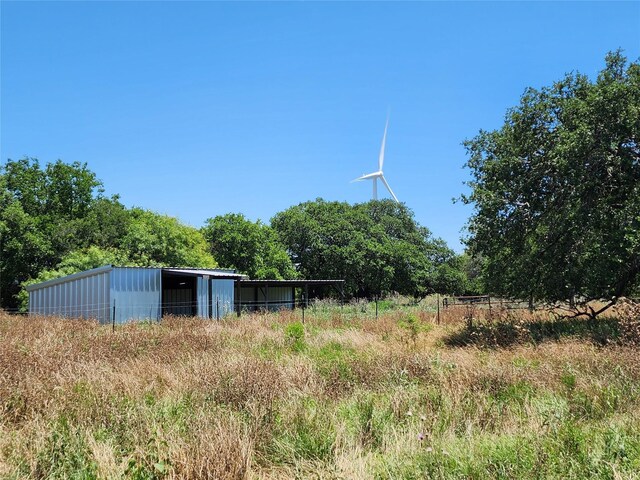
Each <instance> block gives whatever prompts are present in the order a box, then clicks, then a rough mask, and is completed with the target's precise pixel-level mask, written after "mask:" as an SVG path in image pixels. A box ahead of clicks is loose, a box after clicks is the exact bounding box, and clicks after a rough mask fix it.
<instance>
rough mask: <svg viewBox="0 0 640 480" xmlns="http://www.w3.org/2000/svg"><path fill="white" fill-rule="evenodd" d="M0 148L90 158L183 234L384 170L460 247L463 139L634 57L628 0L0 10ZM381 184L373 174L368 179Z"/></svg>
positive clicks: (353, 187) (639, 10)
mask: <svg viewBox="0 0 640 480" xmlns="http://www.w3.org/2000/svg"><path fill="white" fill-rule="evenodd" d="M0 14H1V20H0V21H1V25H0V26H1V42H2V43H1V46H0V54H1V57H0V67H1V72H0V80H1V84H0V91H1V98H0V100H1V104H0V121H1V125H0V135H1V142H0V155H1V158H2V161H3V162H4V161H6V159H7V158H12V159H18V158H22V157H23V156H31V157H37V158H39V159H40V161H41V162H43V163H45V162H48V161H54V160H56V159H58V158H59V159H62V160H64V161H67V162H72V161H81V162H87V163H88V165H89V167H90V168H91V169H92V170H93V171H94V172H96V173H97V175H98V177H99V178H100V179H101V180H102V181H103V182H104V184H105V187H106V191H107V193H109V194H112V193H119V194H120V195H121V200H122V201H123V203H124V204H125V205H127V206H134V205H135V206H141V207H145V208H149V209H152V210H155V211H158V212H161V213H166V214H169V215H173V216H177V217H179V218H180V219H181V220H182V221H184V222H185V223H188V224H191V225H193V226H196V227H199V226H201V225H203V223H204V221H205V219H206V218H208V217H213V216H216V215H220V214H224V213H228V212H241V213H243V214H245V215H246V216H247V217H249V218H251V219H253V220H256V219H261V220H263V221H264V222H268V221H269V219H270V218H271V217H272V216H273V215H274V214H275V213H277V212H279V211H282V210H284V209H286V208H287V207H289V206H291V205H295V204H298V203H300V202H304V201H306V200H313V199H315V198H317V197H322V198H324V199H326V200H339V201H347V202H351V203H354V202H363V201H367V200H369V199H370V198H371V184H370V182H362V183H353V184H352V183H349V181H350V180H352V179H353V178H355V177H358V176H360V175H362V174H363V173H369V172H371V171H374V170H375V169H376V165H377V157H378V151H379V148H380V141H381V138H382V132H383V130H384V124H385V120H386V117H387V112H388V111H390V124H389V132H388V138H387V152H386V160H385V168H384V171H385V176H386V178H387V180H388V181H389V183H390V185H391V187H392V188H393V190H394V192H395V193H396V195H397V196H398V198H399V199H400V200H401V201H403V202H405V203H406V204H407V205H408V206H409V207H410V208H411V209H412V210H413V211H414V212H415V216H416V219H417V220H418V222H419V223H420V224H422V225H424V226H426V227H428V228H429V229H430V230H431V231H432V232H433V233H434V235H436V236H439V237H442V238H443V239H445V240H446V241H447V243H448V244H449V245H450V246H451V247H452V248H454V249H455V250H457V251H461V249H462V245H461V244H460V237H461V230H462V228H463V227H464V225H465V223H466V221H467V219H468V217H469V215H470V214H471V207H469V206H465V205H462V204H460V203H455V204H454V203H453V202H452V198H454V197H458V196H459V195H460V194H461V193H463V192H465V191H466V187H465V186H464V184H463V183H464V182H465V181H466V180H468V177H469V174H468V172H467V171H466V170H465V169H463V165H464V163H465V160H466V156H465V151H464V148H463V147H462V146H461V142H462V141H463V140H464V139H466V138H471V137H473V136H474V135H475V134H476V133H477V132H478V130H479V129H481V128H482V129H494V128H498V127H499V126H500V125H501V124H502V122H503V119H504V114H505V111H506V109H507V108H509V107H511V106H514V105H516V104H517V102H518V100H519V97H520V95H521V94H522V93H523V91H524V89H525V88H526V87H528V86H533V87H541V86H544V85H549V84H551V83H552V82H553V81H555V80H558V79H560V78H561V77H562V76H563V75H564V74H565V73H567V72H570V71H573V70H577V71H580V72H582V73H585V74H587V75H589V76H591V77H594V76H595V75H596V74H597V72H598V70H600V69H601V68H602V67H603V65H604V56H605V54H606V53H607V51H609V50H615V49H617V48H622V49H624V51H625V53H626V55H627V56H628V57H629V58H630V59H634V60H636V59H638V57H639V56H640V2H637V1H636V2H626V3H617V2H602V3H600V2H584V3H582V2H564V3H555V2H532V3H529V2H517V3H515V2H514V3H507V2H495V3H494V2H491V3H483V2H449V3H439V2H412V3H395V2H394V3H365V2H362V3H360V2H350V3H336V2H331V3H313V2H308V3H286V2H278V3H266V2H260V3H249V2H247V3H214V2H189V3H187V2H180V3H174V2H64V3H58V2H7V1H2V2H1V3H0ZM379 191H380V192H382V190H381V185H379Z"/></svg>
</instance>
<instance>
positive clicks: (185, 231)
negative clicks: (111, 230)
mask: <svg viewBox="0 0 640 480" xmlns="http://www.w3.org/2000/svg"><path fill="white" fill-rule="evenodd" d="M129 215H130V220H129V225H128V229H127V232H126V234H125V235H124V237H123V238H122V240H121V241H120V250H121V251H122V252H124V253H125V255H126V256H127V258H129V260H130V261H131V262H133V263H134V264H136V265H145V266H171V267H201V268H214V267H216V266H217V263H216V261H215V260H214V258H213V257H212V256H211V254H210V253H209V251H208V247H207V242H206V240H205V239H204V237H203V235H202V233H201V232H200V231H199V230H198V229H196V228H194V227H190V226H188V225H184V224H182V223H180V221H179V220H178V219H176V218H173V217H169V216H167V215H160V214H158V213H154V212H151V211H149V210H144V209H141V208H133V209H131V210H130V211H129Z"/></svg>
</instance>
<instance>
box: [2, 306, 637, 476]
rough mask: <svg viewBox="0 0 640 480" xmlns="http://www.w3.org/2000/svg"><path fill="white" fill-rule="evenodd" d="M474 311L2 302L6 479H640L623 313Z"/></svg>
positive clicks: (632, 363)
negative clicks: (65, 312) (557, 317)
mask: <svg viewBox="0 0 640 480" xmlns="http://www.w3.org/2000/svg"><path fill="white" fill-rule="evenodd" d="M365 310H366V311H365ZM463 313H464V312H458V313H455V312H451V311H449V312H447V313H446V314H443V317H442V324H441V325H435V314H434V313H433V312H430V311H427V310H425V309H424V308H421V307H413V308H402V309H388V310H385V311H383V312H382V313H381V315H380V317H379V319H378V320H376V319H375V318H374V317H373V316H372V314H371V308H368V309H365V307H362V308H361V309H359V307H356V308H350V309H345V310H344V311H341V310H340V309H339V308H338V307H331V306H327V307H322V308H316V309H315V310H313V309H310V310H307V312H306V315H305V324H304V325H302V324H301V323H300V319H301V311H300V310H297V311H294V312H281V313H279V314H275V313H273V314H268V315H254V316H243V317H242V318H240V319H237V318H232V319H228V320H225V321H221V322H212V321H202V320H194V319H171V320H167V321H164V322H162V323H161V324H146V323H142V324H136V325H127V326H121V327H116V329H115V332H112V330H111V327H107V326H99V325H96V324H94V323H91V322H86V321H69V320H60V319H35V318H25V317H10V316H7V315H2V314H0V478H135V479H147V478H221V479H227V478H229V479H231V478H256V479H257V478H261V479H267V478H269V479H276V478H277V479H287V478H326V479H329V478H336V479H337V478H342V479H359V478H394V479H404V478H407V479H413V478H416V479H417V478H612V479H617V478H640V474H639V473H638V472H640V356H639V353H640V349H639V348H638V347H633V346H625V345H624V344H623V342H619V339H620V328H619V325H618V323H617V321H615V320H601V321H600V320H599V321H596V322H594V321H588V322H587V321H585V320H567V321H556V322H554V321H551V320H550V319H547V318H546V317H543V314H539V315H537V316H535V315H534V316H533V317H530V316H529V315H528V314H527V313H517V314H511V315H508V316H504V317H499V318H496V319H494V322H493V323H483V324H481V325H480V326H477V327H476V326H474V327H473V329H472V330H469V329H468V327H467V326H466V323H465V322H464V319H463V318H462V315H463Z"/></svg>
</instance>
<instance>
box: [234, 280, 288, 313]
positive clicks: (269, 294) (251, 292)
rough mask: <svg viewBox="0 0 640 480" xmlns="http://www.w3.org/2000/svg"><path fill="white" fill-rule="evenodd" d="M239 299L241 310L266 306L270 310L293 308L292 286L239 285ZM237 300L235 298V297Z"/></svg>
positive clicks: (258, 308)
mask: <svg viewBox="0 0 640 480" xmlns="http://www.w3.org/2000/svg"><path fill="white" fill-rule="evenodd" d="M240 290H241V297H240V301H241V304H242V309H243V310H260V309H264V308H265V294H266V299H267V302H266V306H267V308H268V309H269V310H271V311H277V310H280V309H282V308H288V309H291V308H293V288H291V287H269V288H265V287H254V286H250V287H240ZM236 300H237V299H236Z"/></svg>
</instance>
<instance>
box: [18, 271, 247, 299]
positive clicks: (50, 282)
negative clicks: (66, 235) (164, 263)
mask: <svg viewBox="0 0 640 480" xmlns="http://www.w3.org/2000/svg"><path fill="white" fill-rule="evenodd" d="M114 268H118V269H125V268H126V269H136V268H138V269H139V268H143V269H148V270H162V271H163V272H167V273H169V274H176V275H192V276H196V277H199V276H203V275H209V276H210V277H216V278H228V279H234V280H236V279H241V278H243V277H244V276H243V275H241V274H239V273H235V270H228V269H222V268H217V269H204V268H178V267H119V266H114V265H104V266H102V267H98V268H92V269H91V270H85V271H83V272H78V273H74V274H72V275H67V276H64V277H60V278H54V279H51V280H46V281H44V282H40V283H34V284H32V285H27V287H26V290H27V292H32V291H34V290H38V289H39V288H44V287H51V286H53V285H60V284H63V283H66V282H69V281H72V280H78V279H80V278H86V277H90V276H92V275H98V274H100V273H103V272H108V271H111V270H113V269H114Z"/></svg>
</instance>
